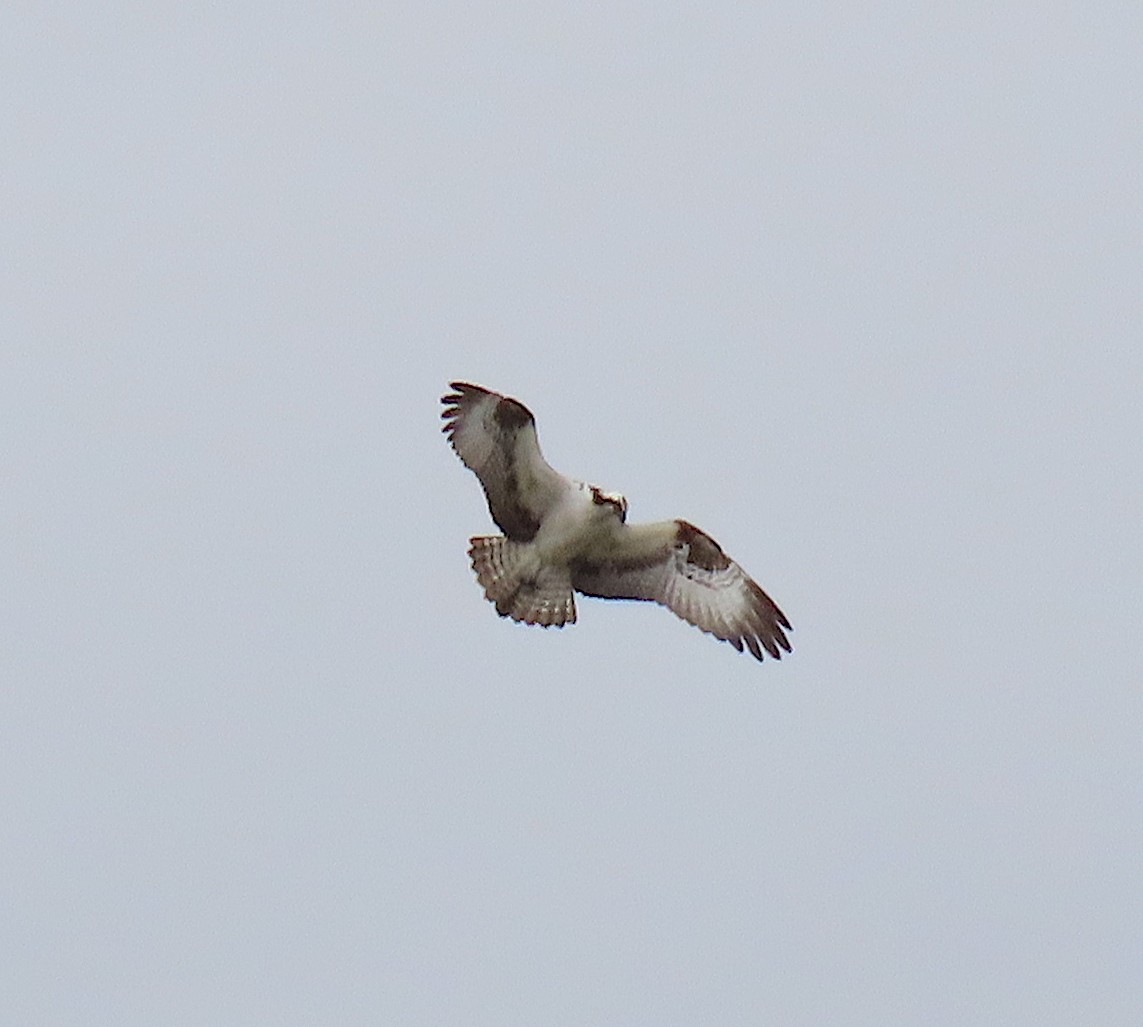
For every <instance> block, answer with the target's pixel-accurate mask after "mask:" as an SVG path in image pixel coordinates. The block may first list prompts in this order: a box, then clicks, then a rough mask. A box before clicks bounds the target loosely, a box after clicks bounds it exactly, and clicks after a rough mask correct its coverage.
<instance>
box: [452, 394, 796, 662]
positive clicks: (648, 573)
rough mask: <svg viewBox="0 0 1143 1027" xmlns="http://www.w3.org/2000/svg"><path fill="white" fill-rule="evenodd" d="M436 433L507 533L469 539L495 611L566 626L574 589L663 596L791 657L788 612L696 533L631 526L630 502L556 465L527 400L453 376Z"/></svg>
mask: <svg viewBox="0 0 1143 1027" xmlns="http://www.w3.org/2000/svg"><path fill="white" fill-rule="evenodd" d="M450 387H451V388H452V389H453V391H452V392H450V393H448V394H447V395H445V396H442V397H441V403H443V404H444V410H443V411H442V413H441V417H442V418H443V419H444V422H445V423H444V427H443V431H444V432H445V434H446V435H447V436H448V440H449V442H450V443H451V445H452V448H453V449H455V450H456V453H457V456H459V457H460V459H461V460H462V461H463V463H464V465H465V467H467V468H468V469H469V470H471V471H473V472H474V473H475V474H476V476H477V478H479V479H480V484H481V485H482V486H483V487H484V494H485V496H486V497H487V499H488V509H489V511H490V512H491V514H492V519H493V520H494V521H495V522H496V524H497V526H498V527H499V528H500V530H501V531H503V532H504V534H503V535H481V536H477V537H475V538H472V539H470V540H469V542H470V546H471V548H470V549H469V551H468V555H469V556H470V557H471V559H472V568H473V570H474V571H476V580H477V581H478V582H479V583H480V585H481V587H482V588H483V589H484V595H485V597H486V598H487V599H488V600H489V601H490V602H492V603H494V604H495V606H496V612H497V613H498V614H500V616H501V617H511V618H512V619H513V620H514V621H519V622H522V623H524V624H540V625H542V626H544V627H563V625H565V624H574V623H575V619H576V610H575V595H574V593H576V592H579V593H581V594H582V595H585V596H596V597H599V598H602V599H643V600H649V601H651V602H655V603H660V604H662V605H663V606H666V607H667V608H668V609H670V610H672V611H673V612H674V613H675V614H677V615H678V616H679V617H681V618H682V619H683V620H685V621H687V622H688V623H689V624H693V625H694V626H695V627H697V628H700V629H701V630H703V631H706V632H709V633H710V634H712V635H714V636H715V638H720V639H722V640H723V641H724V642H729V643H730V644H731V645H732V646H734V648H735V649H737V650H738V651H739V652H742V650H743V647H745V648H746V649H748V650H749V651H750V654H751V655H752V656H753V657H754V658H755V659H756V660H761V659H762V652H763V650H765V651H766V652H767V653H769V654H770V655H771V656H772V657H773V658H774V659H776V660H779V659H781V658H782V650H783V649H784V650H785V651H786V652H790V651H791V649H790V643H789V640H788V639H787V638H786V633H785V631H784V630H783V629H786V630H790V622H789V621H788V620H787V619H786V615H785V614H784V613H782V611H781V610H779V609H778V607H777V606H776V605H775V603H774V601H773V600H772V599H771V598H770V597H769V596H768V595H766V593H765V592H763V591H762V589H761V588H760V587H759V586H758V584H757V583H756V582H755V581H754V580H753V578H751V577H750V575H748V574H747V573H746V572H745V571H744V570H743V569H742V568H741V567H740V566H739V565H738V564H737V563H735V562H734V561H733V560H732V559H731V558H730V557H729V556H727V555H726V554H725V553H724V552H723V551H722V547H721V546H720V545H719V544H718V543H717V542H715V540H714V539H712V538H711V537H710V536H709V535H708V534H707V533H706V532H705V531H703V530H702V529H701V528H696V527H695V526H694V525H693V524H691V523H690V522H688V521H684V520H674V521H658V522H655V523H652V524H628V523H627V500H626V499H625V498H624V497H623V496H621V495H618V494H617V493H614V492H604V491H603V490H602V489H600V488H598V487H597V486H595V485H589V484H587V483H586V482H582V481H575V480H574V479H572V478H568V477H565V476H564V475H562V474H560V473H559V472H558V471H555V470H553V469H552V468H551V467H550V466H548V463H547V461H546V460H544V457H543V455H542V454H541V453H540V445H539V442H538V441H537V438H536V421H535V418H534V417H533V416H532V413H531V411H530V410H528V408H527V407H526V406H524V404H523V403H520V402H519V401H518V400H515V399H511V398H509V397H508V396H502V395H500V394H499V393H497V392H492V391H491V390H489V389H484V388H481V387H480V386H479V385H470V384H468V383H467V382H450Z"/></svg>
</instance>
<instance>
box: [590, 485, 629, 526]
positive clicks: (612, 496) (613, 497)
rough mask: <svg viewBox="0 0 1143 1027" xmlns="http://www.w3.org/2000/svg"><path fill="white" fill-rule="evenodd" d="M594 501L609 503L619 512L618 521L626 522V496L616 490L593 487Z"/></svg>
mask: <svg viewBox="0 0 1143 1027" xmlns="http://www.w3.org/2000/svg"><path fill="white" fill-rule="evenodd" d="M594 493H595V501H596V502H597V503H601V504H602V503H609V504H610V505H611V506H613V507H615V509H616V511H618V513H619V523H620V524H626V523H627V497H626V496H621V495H620V494H619V493H618V492H604V491H603V490H602V489H595V490H594Z"/></svg>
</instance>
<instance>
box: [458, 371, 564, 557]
mask: <svg viewBox="0 0 1143 1027" xmlns="http://www.w3.org/2000/svg"><path fill="white" fill-rule="evenodd" d="M449 386H450V388H452V389H454V390H455V391H454V392H451V393H449V394H448V395H446V396H442V397H441V402H442V403H443V404H444V405H445V408H444V410H443V411H442V412H441V417H443V418H444V419H445V424H444V428H443V429H442V430H443V431H444V432H445V433H446V434H447V435H448V440H449V442H450V443H452V448H453V449H455V450H456V452H457V455H458V456H459V457H460V458H461V460H463V461H464V465H465V467H467V468H469V470H471V471H474V472H475V473H476V476H477V477H478V478H479V479H480V484H481V485H482V486H484V494H485V496H487V497H488V510H489V512H490V513H491V514H492V519H493V520H494V521H495V522H496V523H497V525H498V526H499V527H500V530H501V531H503V532H504V534H505V535H507V536H508V537H509V538H510V539H512V540H513V541H516V542H530V541H531V540H532V539H533V538H534V537H535V534H536V532H537V531H538V530H539V527H540V521H542V520H543V519H544V515H545V514H546V513H547V512H548V510H550V509H551V507H552V506H553V505H554V504H555V503H556V502H557V501H558V499H559V498H560V496H561V495H562V494H563V493H564V491H565V490H566V489H568V488H570V487H571V483H570V481H569V480H568V479H567V478H565V477H564V476H563V475H562V474H559V473H558V472H557V471H554V470H552V468H551V467H549V466H548V464H547V461H545V460H544V457H543V455H542V454H541V453H540V444H539V442H538V441H537V440H536V420H535V418H534V417H532V413H531V411H530V410H529V409H528V408H527V407H526V406H524V404H523V403H520V402H518V401H517V400H514V399H510V398H508V397H507V396H501V395H500V393H498V392H491V391H490V390H488V389H482V388H481V387H480V386H479V385H469V384H468V383H467V382H449Z"/></svg>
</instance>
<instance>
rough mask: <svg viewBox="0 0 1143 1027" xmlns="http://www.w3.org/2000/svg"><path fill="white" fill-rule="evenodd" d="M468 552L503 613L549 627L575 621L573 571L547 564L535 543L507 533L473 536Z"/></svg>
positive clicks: (487, 594)
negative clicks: (542, 562)
mask: <svg viewBox="0 0 1143 1027" xmlns="http://www.w3.org/2000/svg"><path fill="white" fill-rule="evenodd" d="M470 541H471V544H472V547H471V548H470V549H469V551H468V555H469V556H470V557H471V558H472V569H473V570H474V571H476V580H477V581H478V582H480V587H481V588H483V589H484V596H485V598H486V599H488V601H489V602H491V603H494V604H495V605H496V612H497V613H498V614H500V616H501V617H511V618H512V619H513V620H514V621H521V622H523V623H525V624H540V625H542V626H543V627H545V628H549V627H557V628H559V627H563V626H564V625H565V624H574V623H575V597H574V595H573V593H572V586H571V574H570V572H569V571H567V570H566V569H564V568H559V567H543V566H541V565H540V563H539V561H538V560H537V559H536V557H535V554H534V553H533V552H532V549H531V547H530V546H529V545H528V544H527V543H524V542H513V541H512V540H511V539H507V538H505V537H504V536H503V535H484V536H478V537H476V538H474V539H471V540H470Z"/></svg>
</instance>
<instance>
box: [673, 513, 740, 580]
mask: <svg viewBox="0 0 1143 1027" xmlns="http://www.w3.org/2000/svg"><path fill="white" fill-rule="evenodd" d="M675 523H676V524H678V526H679V531H678V540H679V542H680V543H681V544H683V545H686V546H687V547H688V550H689V551H688V554H687V563H693V564H694V565H695V566H696V567H701V568H702V569H703V570H704V571H721V570H725V569H726V568H727V567H729V566H730V557H729V556H727V555H726V554H725V553H724V552H723V551H722V547H721V546H720V545H719V544H718V543H717V542H715V540H714V539H712V538H711V537H710V536H709V535H708V534H707V533H706V532H705V531H703V530H702V528H696V527H695V526H694V525H693V524H691V522H690V521H683V520H679V521H676V522H675Z"/></svg>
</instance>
